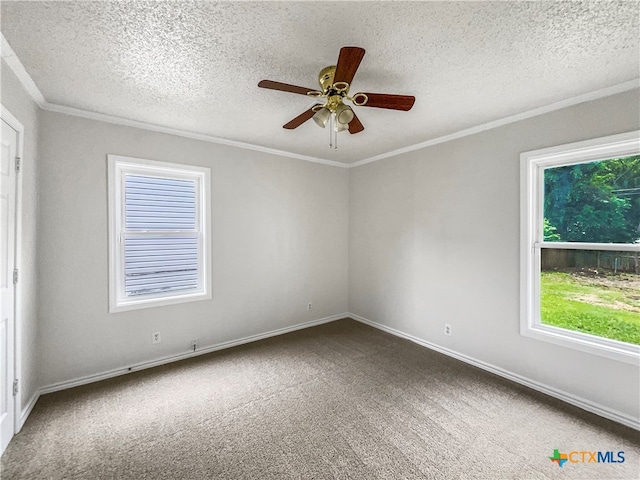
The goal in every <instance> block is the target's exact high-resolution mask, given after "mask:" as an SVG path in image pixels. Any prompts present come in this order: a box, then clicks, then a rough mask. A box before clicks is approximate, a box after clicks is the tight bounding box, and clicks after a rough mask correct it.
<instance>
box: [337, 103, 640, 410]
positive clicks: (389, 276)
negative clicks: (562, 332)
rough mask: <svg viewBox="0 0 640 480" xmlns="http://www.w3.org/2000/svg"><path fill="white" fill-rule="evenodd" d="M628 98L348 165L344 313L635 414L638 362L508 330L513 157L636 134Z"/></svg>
mask: <svg viewBox="0 0 640 480" xmlns="http://www.w3.org/2000/svg"><path fill="white" fill-rule="evenodd" d="M638 97H639V92H638V90H634V91H631V92H626V93H623V94H619V95H616V96H613V97H609V98H605V99H601V100H597V101H593V102H589V103H584V104H580V105H577V106H574V107H570V108H567V109H563V110H560V111H556V112H553V113H548V114H545V115H542V116H539V117H535V118H531V119H528V120H524V121H521V122H517V123H514V124H510V125H506V126H503V127H500V128H496V129H493V130H490V131H486V132H483V133H479V134H476V135H473V136H469V137H465V138H461V139H458V140H454V141H451V142H448V143H444V144H439V145H435V146H432V147H429V148H425V149H422V150H417V151H414V152H410V153H406V154H403V155H399V156H397V157H393V158H389V159H386V160H382V161H378V162H375V163H370V164H366V165H362V166H360V167H357V168H354V169H351V170H350V223H349V224H350V227H349V228H350V243H349V246H350V250H349V252H350V257H349V258H350V268H349V288H350V290H349V291H350V296H349V311H350V312H352V313H354V314H356V315H360V316H362V317H365V318H367V319H369V320H371V321H374V322H378V323H380V324H382V325H385V326H388V327H391V328H394V329H397V330H400V331H402V332H404V333H407V334H410V335H413V336H415V337H418V338H420V339H422V340H424V341H428V342H431V343H434V344H437V345H440V346H443V347H446V348H449V349H451V350H454V351H457V352H459V353H462V354H465V355H467V356H470V357H472V358H475V359H477V360H480V361H483V362H487V363H490V364H493V365H495V366H498V367H501V368H503V369H505V370H508V371H510V372H513V373H516V374H519V375H522V376H524V377H527V378H529V379H531V380H534V381H537V382H540V383H543V384H546V385H549V386H551V387H555V388H557V389H561V390H564V391H565V392H568V393H570V394H573V395H577V396H580V397H582V398H584V399H587V400H590V401H592V402H596V403H598V404H600V405H603V406H605V407H608V408H611V409H614V410H617V411H619V412H622V413H624V414H627V415H631V416H633V417H635V418H638V416H639V414H640V412H639V408H640V401H639V391H640V385H639V375H638V367H637V366H633V365H630V364H627V363H621V362H617V361H613V360H609V359H606V358H603V357H599V356H594V355H590V354H587V353H583V352H580V351H577V350H570V349H566V348H562V347H559V346H556V345H553V344H549V343H545V342H541V341H538V340H534V339H530V338H526V337H523V336H521V335H520V333H519V328H520V321H519V313H520V306H519V282H520V268H519V259H520V252H519V235H520V214H519V203H520V191H519V179H520V176H519V175H520V169H519V167H520V162H519V155H520V153H521V152H525V151H529V150H535V149H539V148H543V147H549V146H554V145H561V144H565V143H570V142H576V141H580V140H586V139H591V138H596V137H601V136H606V135H612V134H616V133H622V132H628V131H631V130H637V129H638V128H640V125H639V122H640V120H639V119H640V112H639V98H638ZM445 323H450V324H451V325H452V330H453V335H452V336H451V337H447V336H445V335H444V333H443V331H444V324H445Z"/></svg>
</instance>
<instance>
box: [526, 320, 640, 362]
mask: <svg viewBox="0 0 640 480" xmlns="http://www.w3.org/2000/svg"><path fill="white" fill-rule="evenodd" d="M520 333H521V334H522V335H523V336H525V337H529V338H535V339H536V340H541V341H543V342H548V343H553V344H556V345H560V346H562V347H566V348H571V349H574V350H580V351H582V352H586V353H590V354H592V355H598V356H601V357H606V358H610V359H612V360H617V361H619V362H624V363H630V364H632V365H636V366H640V346H636V345H631V344H629V343H624V342H618V341H616V340H609V339H605V338H601V337H596V336H594V335H589V334H586V333H580V332H573V331H571V330H565V329H563V328H558V327H553V326H550V325H535V326H528V327H524V326H523V327H522V328H521V330H520Z"/></svg>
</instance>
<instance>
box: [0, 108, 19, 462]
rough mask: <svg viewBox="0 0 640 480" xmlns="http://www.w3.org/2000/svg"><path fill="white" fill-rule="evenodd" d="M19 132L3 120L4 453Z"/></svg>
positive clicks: (9, 418)
mask: <svg viewBox="0 0 640 480" xmlns="http://www.w3.org/2000/svg"><path fill="white" fill-rule="evenodd" d="M17 143H18V134H17V132H16V131H15V130H14V129H13V128H11V127H10V126H9V125H8V124H7V123H6V122H5V121H4V120H2V142H1V145H0V147H1V149H2V152H1V157H0V178H1V179H2V183H1V186H0V429H1V430H0V435H1V437H0V454H1V453H2V452H4V449H5V448H6V447H7V445H8V444H9V441H10V440H11V438H12V437H13V431H14V408H15V405H14V400H13V376H14V367H13V360H14V353H13V347H14V288H15V287H14V285H13V269H14V268H15V245H14V241H15V220H16V164H15V162H16V148H17Z"/></svg>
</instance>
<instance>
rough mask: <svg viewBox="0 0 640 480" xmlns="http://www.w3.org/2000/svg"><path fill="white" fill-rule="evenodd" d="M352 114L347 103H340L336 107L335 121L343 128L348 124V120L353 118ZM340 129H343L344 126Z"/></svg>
mask: <svg viewBox="0 0 640 480" xmlns="http://www.w3.org/2000/svg"><path fill="white" fill-rule="evenodd" d="M353 115H354V113H353V110H352V109H351V107H350V106H349V105H345V104H344V103H341V104H340V105H338V107H337V108H336V121H337V122H338V125H343V126H345V128H346V126H347V125H349V122H350V121H351V120H353ZM342 130H344V128H343V129H342Z"/></svg>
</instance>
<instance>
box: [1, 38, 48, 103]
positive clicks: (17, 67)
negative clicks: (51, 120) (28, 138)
mask: <svg viewBox="0 0 640 480" xmlns="http://www.w3.org/2000/svg"><path fill="white" fill-rule="evenodd" d="M0 37H2V38H1V40H2V45H1V50H0V52H1V53H0V55H2V59H3V60H4V61H5V62H7V66H8V67H9V68H10V69H11V70H12V71H13V73H15V75H16V77H18V80H19V81H20V83H22V86H23V87H24V88H25V90H26V91H27V92H28V93H29V95H31V98H33V100H34V101H35V102H36V103H37V104H38V106H39V107H40V108H44V105H46V104H47V101H46V100H45V99H44V95H42V92H41V91H40V89H39V88H38V86H37V85H36V83H35V82H34V81H33V79H32V78H31V75H29V74H28V73H27V71H26V70H25V68H24V65H22V62H21V61H20V59H19V58H18V56H17V55H16V52H14V51H13V48H11V45H9V42H7V39H6V38H4V35H3V34H2V33H1V32H0Z"/></svg>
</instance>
